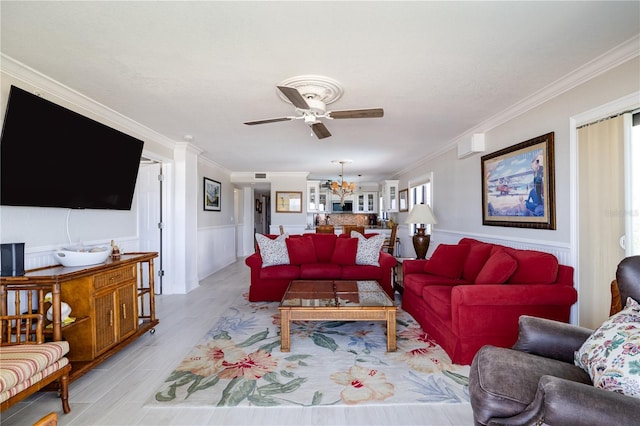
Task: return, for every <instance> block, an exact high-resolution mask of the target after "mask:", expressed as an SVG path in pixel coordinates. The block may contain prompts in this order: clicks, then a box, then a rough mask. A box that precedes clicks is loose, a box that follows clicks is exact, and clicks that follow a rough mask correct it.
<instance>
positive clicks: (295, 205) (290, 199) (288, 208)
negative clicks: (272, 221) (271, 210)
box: [276, 191, 302, 213]
mask: <svg viewBox="0 0 640 426" xmlns="http://www.w3.org/2000/svg"><path fill="white" fill-rule="evenodd" d="M276 213H302V191H287V192H285V191H282V192H281V191H276Z"/></svg>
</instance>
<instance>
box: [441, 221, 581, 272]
mask: <svg viewBox="0 0 640 426" xmlns="http://www.w3.org/2000/svg"><path fill="white" fill-rule="evenodd" d="M465 237H466V238H474V239H476V240H480V241H484V242H486V243H492V244H500V245H503V246H507V247H513V248H515V249H521V250H538V251H543V252H545V253H550V254H552V255H554V256H555V257H556V258H557V259H558V262H559V263H560V264H562V265H569V266H573V265H571V263H570V262H571V249H570V247H569V244H568V243H567V244H566V245H564V244H558V243H550V242H549V241H542V240H528V239H523V238H500V237H496V236H495V235H484V234H469V233H460V232H455V231H442V230H434V231H433V233H432V235H431V244H430V245H429V254H431V253H433V250H435V249H436V247H437V245H438V244H457V243H458V241H460V239H461V238H465Z"/></svg>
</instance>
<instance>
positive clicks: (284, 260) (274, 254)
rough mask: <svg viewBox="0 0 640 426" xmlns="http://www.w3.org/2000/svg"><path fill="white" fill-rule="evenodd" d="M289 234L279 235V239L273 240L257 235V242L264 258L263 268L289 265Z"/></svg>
mask: <svg viewBox="0 0 640 426" xmlns="http://www.w3.org/2000/svg"><path fill="white" fill-rule="evenodd" d="M287 237H288V235H287V234H282V235H278V238H276V239H275V240H272V239H271V238H269V237H265V236H264V235H262V234H256V241H257V242H258V247H260V256H261V257H262V267H263V268H266V267H267V266H274V265H288V264H289V252H288V251H287V242H286V239H287Z"/></svg>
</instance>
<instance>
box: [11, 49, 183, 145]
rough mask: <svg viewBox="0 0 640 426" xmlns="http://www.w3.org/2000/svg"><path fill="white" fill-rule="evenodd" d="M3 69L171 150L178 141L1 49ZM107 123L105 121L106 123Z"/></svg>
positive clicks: (39, 88) (52, 94) (14, 76)
mask: <svg viewBox="0 0 640 426" xmlns="http://www.w3.org/2000/svg"><path fill="white" fill-rule="evenodd" d="M0 71H2V73H4V74H7V75H8V76H11V77H13V78H14V79H16V80H18V81H21V82H23V83H24V84H26V85H30V86H33V87H35V88H37V90H38V91H39V92H46V93H48V94H49V95H51V96H55V97H56V98H59V99H61V100H63V101H65V102H66V103H68V104H70V105H72V106H73V108H74V110H76V111H78V110H85V111H90V112H91V113H93V114H96V115H97V116H99V117H101V118H102V119H104V120H105V121H107V122H109V123H111V124H115V125H117V127H119V128H120V129H122V130H126V131H129V132H131V133H135V134H136V135H138V137H141V138H143V139H148V140H152V141H154V142H156V143H159V144H161V145H163V146H165V147H167V148H169V149H171V150H173V149H174V148H175V144H176V142H175V141H174V140H171V139H170V138H168V137H166V136H164V135H162V134H160V133H158V132H156V131H155V130H152V129H150V128H148V127H146V126H144V125H142V124H140V123H138V122H137V121H134V120H132V119H130V118H129V117H127V116H125V115H123V114H121V113H119V112H117V111H115V110H113V109H111V108H109V107H107V106H105V105H103V104H101V103H99V102H96V101H95V100H93V99H91V98H89V97H88V96H86V95H83V94H82V93H80V92H78V91H76V90H74V89H72V88H70V87H68V86H65V85H64V84H62V83H60V82H58V81H56V80H54V79H52V78H51V77H48V76H46V75H44V74H42V73H41V72H39V71H36V70H35V69H33V68H31V67H29V66H27V65H25V64H23V63H22V62H19V61H17V60H15V59H13V58H12V57H10V56H7V55H5V54H4V53H2V52H0ZM105 124H106V123H105Z"/></svg>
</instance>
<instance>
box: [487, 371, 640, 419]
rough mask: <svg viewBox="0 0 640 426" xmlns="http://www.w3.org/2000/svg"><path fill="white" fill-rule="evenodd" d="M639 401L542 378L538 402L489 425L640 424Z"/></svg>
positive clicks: (588, 386) (584, 386)
mask: <svg viewBox="0 0 640 426" xmlns="http://www.w3.org/2000/svg"><path fill="white" fill-rule="evenodd" d="M639 418H640V404H638V399H637V398H633V397H631V396H626V395H623V394H621V393H617V392H612V391H606V390H603V389H600V388H596V387H594V386H592V385H587V384H584V383H578V382H573V381H571V380H566V379H561V378H559V377H553V376H542V378H541V379H540V381H539V382H538V390H537V392H536V396H535V398H534V400H533V401H532V402H531V404H529V406H528V407H527V408H526V409H525V410H524V411H523V412H521V413H520V414H518V415H516V416H513V417H510V418H508V419H491V420H490V421H489V423H488V424H489V425H523V424H541V423H544V424H550V425H570V424H590V425H604V424H610V425H637V424H638V419H639Z"/></svg>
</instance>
